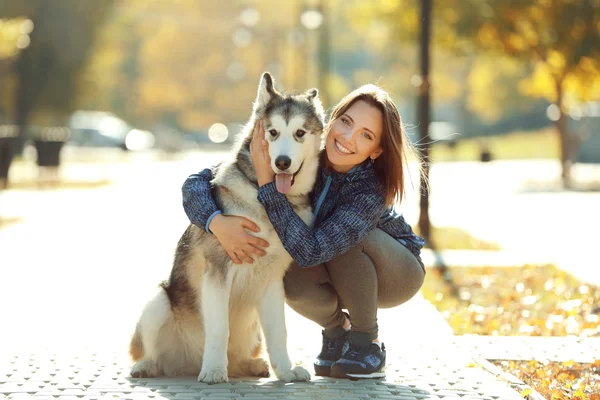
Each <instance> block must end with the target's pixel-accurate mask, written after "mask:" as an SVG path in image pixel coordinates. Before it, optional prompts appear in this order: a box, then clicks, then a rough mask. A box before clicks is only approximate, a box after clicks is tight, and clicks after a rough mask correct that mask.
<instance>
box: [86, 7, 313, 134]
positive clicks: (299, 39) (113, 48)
mask: <svg viewBox="0 0 600 400" xmlns="http://www.w3.org/2000/svg"><path fill="white" fill-rule="evenodd" d="M299 4H300V3H298V2H295V1H294V2H283V3H281V4H279V5H278V6H277V7H271V5H270V4H269V3H267V2H261V1H238V2H235V3H233V4H231V3H229V2H198V1H196V0H177V1H174V2H173V1H171V2H167V1H160V0H154V1H147V0H123V1H121V2H119V3H118V5H117V6H116V7H115V10H114V13H113V16H112V18H111V19H110V21H109V23H108V24H107V26H106V29H104V30H103V31H102V33H101V35H100V37H99V40H98V42H97V46H96V51H95V52H94V55H93V59H92V62H91V63H90V64H89V68H88V69H87V70H86V73H85V75H84V79H85V82H86V85H85V88H86V89H87V90H85V92H84V93H83V98H82V101H81V104H80V105H81V107H83V108H86V109H96V110H111V111H114V112H116V113H118V114H120V115H121V116H123V117H124V118H126V119H127V120H129V121H132V122H133V123H135V124H138V125H141V126H145V127H147V128H149V129H158V130H160V129H163V128H167V127H169V128H178V129H181V130H185V131H191V132H198V131H202V130H205V129H207V128H208V127H209V126H210V125H212V124H213V123H215V122H223V123H226V124H229V123H231V122H240V123H241V122H243V121H245V120H247V118H248V116H249V112H250V107H251V104H252V102H253V101H254V98H255V96H256V89H257V84H258V80H259V78H260V75H261V73H262V72H263V71H264V70H269V71H270V72H272V73H273V75H274V76H275V79H276V82H277V85H278V86H279V87H282V88H284V89H285V90H287V91H291V90H294V89H296V90H298V89H306V86H307V82H305V81H301V80H299V79H298V77H302V75H303V72H304V71H305V70H306V65H307V63H308V61H307V60H306V57H305V54H304V51H303V49H302V43H303V41H304V34H303V32H302V31H301V28H300V27H299V25H300V16H299V15H300V11H301V9H300V8H299V7H298V6H299ZM308 84H310V85H311V86H314V85H315V84H316V82H308Z"/></svg>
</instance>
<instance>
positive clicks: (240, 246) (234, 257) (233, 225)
mask: <svg viewBox="0 0 600 400" xmlns="http://www.w3.org/2000/svg"><path fill="white" fill-rule="evenodd" d="M208 229H210V231H211V232H212V233H214V235H215V236H216V237H217V239H218V240H219V243H221V245H222V246H223V248H224V249H225V251H227V254H229V258H231V261H233V262H234V263H235V264H242V262H247V263H252V262H253V261H254V260H253V259H252V256H251V255H256V256H259V257H260V256H264V255H265V254H266V253H265V251H264V250H263V249H262V248H261V247H268V246H269V242H267V241H266V240H264V239H261V238H258V237H256V236H253V235H251V234H249V233H248V232H246V229H248V230H250V231H252V232H260V228H259V227H258V225H256V224H255V223H254V222H252V221H250V220H249V219H247V218H244V217H237V216H226V215H223V214H217V215H215V217H214V218H213V219H212V221H211V222H210V225H209V227H208Z"/></svg>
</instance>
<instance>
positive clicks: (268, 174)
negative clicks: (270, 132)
mask: <svg viewBox="0 0 600 400" xmlns="http://www.w3.org/2000/svg"><path fill="white" fill-rule="evenodd" d="M250 156H251V157H252V164H254V170H255V171H256V180H257V181H258V186H264V185H266V184H267V183H271V182H273V181H274V180H275V172H273V168H271V156H270V155H269V143H268V142H267V141H266V140H265V127H264V124H263V121H262V120H261V121H258V122H257V123H256V124H254V131H253V132H252V141H251V142H250Z"/></svg>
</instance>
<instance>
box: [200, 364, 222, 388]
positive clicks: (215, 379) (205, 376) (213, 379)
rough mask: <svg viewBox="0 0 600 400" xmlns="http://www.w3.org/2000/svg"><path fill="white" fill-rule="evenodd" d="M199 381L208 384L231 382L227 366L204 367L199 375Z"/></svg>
mask: <svg viewBox="0 0 600 400" xmlns="http://www.w3.org/2000/svg"><path fill="white" fill-rule="evenodd" d="M198 382H205V383H208V384H213V383H227V382H229V378H227V367H215V368H202V370H201V371H200V375H198Z"/></svg>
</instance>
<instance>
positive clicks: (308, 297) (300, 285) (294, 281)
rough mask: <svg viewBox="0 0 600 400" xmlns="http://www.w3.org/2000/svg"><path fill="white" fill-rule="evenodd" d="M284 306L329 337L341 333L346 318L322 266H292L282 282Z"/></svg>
mask: <svg viewBox="0 0 600 400" xmlns="http://www.w3.org/2000/svg"><path fill="white" fill-rule="evenodd" d="M283 283H284V287H285V297H286V303H287V304H288V305H289V306H290V307H291V308H292V309H293V310H294V311H296V312H297V313H298V314H300V315H302V316H303V317H305V318H308V319H310V320H311V321H314V322H316V323H317V324H319V325H321V326H322V327H323V328H325V333H326V334H327V335H328V336H329V337H337V336H340V335H341V334H343V333H344V330H343V329H341V328H340V327H342V326H343V325H344V321H345V319H346V315H345V314H344V313H343V312H342V309H341V307H340V303H339V299H338V295H337V293H336V292H335V290H334V288H333V287H332V286H331V279H330V278H329V274H328V273H327V270H326V269H325V265H323V264H321V265H317V266H314V267H311V268H302V267H300V266H299V265H298V264H296V263H292V265H291V266H290V268H289V269H288V270H287V272H286V274H285V277H284V280H283Z"/></svg>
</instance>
